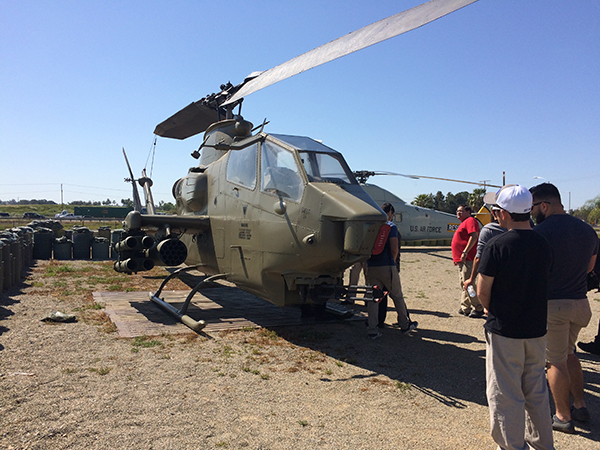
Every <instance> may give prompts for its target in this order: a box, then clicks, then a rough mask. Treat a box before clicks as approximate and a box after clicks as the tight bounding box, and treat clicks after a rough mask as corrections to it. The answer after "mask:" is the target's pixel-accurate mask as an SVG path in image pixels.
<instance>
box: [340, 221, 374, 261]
mask: <svg viewBox="0 0 600 450" xmlns="http://www.w3.org/2000/svg"><path fill="white" fill-rule="evenodd" d="M381 225H382V222H379V221H373V220H347V221H345V222H344V253H345V254H346V255H348V256H350V255H358V256H364V255H370V254H371V252H372V251H373V245H374V243H375V239H376V238H377V234H378V232H379V228H380V227H381Z"/></svg>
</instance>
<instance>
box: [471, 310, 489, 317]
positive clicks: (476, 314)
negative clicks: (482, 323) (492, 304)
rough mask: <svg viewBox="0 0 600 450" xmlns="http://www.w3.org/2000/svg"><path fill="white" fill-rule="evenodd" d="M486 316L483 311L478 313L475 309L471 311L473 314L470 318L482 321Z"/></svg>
mask: <svg viewBox="0 0 600 450" xmlns="http://www.w3.org/2000/svg"><path fill="white" fill-rule="evenodd" d="M484 315H485V314H483V311H477V310H476V309H474V310H473V311H471V314H469V317H471V318H473V319H481V318H482V317H483V316H484Z"/></svg>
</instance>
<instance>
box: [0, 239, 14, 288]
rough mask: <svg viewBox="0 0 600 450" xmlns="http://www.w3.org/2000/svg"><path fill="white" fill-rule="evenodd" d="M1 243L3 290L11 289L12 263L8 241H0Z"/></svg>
mask: <svg viewBox="0 0 600 450" xmlns="http://www.w3.org/2000/svg"><path fill="white" fill-rule="evenodd" d="M0 241H1V242H2V244H3V246H2V265H3V266H4V289H9V288H11V287H12V285H13V284H12V263H11V256H10V240H8V239H0Z"/></svg>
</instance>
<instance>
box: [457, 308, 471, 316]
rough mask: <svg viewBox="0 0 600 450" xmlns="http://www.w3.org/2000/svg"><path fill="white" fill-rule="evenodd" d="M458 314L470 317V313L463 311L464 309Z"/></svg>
mask: <svg viewBox="0 0 600 450" xmlns="http://www.w3.org/2000/svg"><path fill="white" fill-rule="evenodd" d="M458 313H459V314H460V315H461V316H468V315H469V314H470V312H467V311H464V310H462V309H459V310H458Z"/></svg>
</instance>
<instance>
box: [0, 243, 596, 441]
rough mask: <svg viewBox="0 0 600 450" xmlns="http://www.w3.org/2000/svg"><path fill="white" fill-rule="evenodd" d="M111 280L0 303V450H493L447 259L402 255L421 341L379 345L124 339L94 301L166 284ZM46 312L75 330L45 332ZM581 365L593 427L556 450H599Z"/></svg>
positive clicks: (32, 278)
mask: <svg viewBox="0 0 600 450" xmlns="http://www.w3.org/2000/svg"><path fill="white" fill-rule="evenodd" d="M110 266H111V264H110V263H108V262H107V263H97V262H81V261H77V262H73V261H71V262H56V261H38V262H37V264H36V265H35V266H33V267H32V268H31V270H30V272H29V273H28V275H27V279H26V281H25V283H23V284H22V285H21V286H20V287H19V288H18V289H13V290H11V291H9V292H5V293H4V294H2V297H1V300H0V386H1V389H0V448H2V449H107V448H109V449H213V448H230V449H242V448H251V449H314V448H323V449H363V448H364V449H367V448H368V449H396V448H403V449H493V448H495V446H494V443H493V441H492V439H491V438H490V436H489V423H488V421H489V419H488V409H487V405H486V400H485V365H484V357H485V344H484V340H483V328H482V326H483V323H484V322H483V320H481V319H469V318H465V317H462V316H459V315H458V314H457V312H458V306H459V302H458V295H459V290H458V286H457V285H458V282H457V274H456V270H455V268H454V266H453V265H452V261H451V259H450V251H449V250H446V249H435V248H434V249H428V248H423V247H417V248H407V249H406V250H404V251H403V254H402V273H401V276H402V282H403V286H404V291H405V295H406V299H407V304H408V307H409V309H410V312H411V316H412V319H413V320H418V321H419V329H418V331H417V332H414V333H411V334H410V335H402V334H401V333H400V332H399V331H398V330H396V329H393V328H386V329H384V330H383V337H382V338H381V339H378V340H376V341H372V340H369V339H367V337H366V331H365V326H364V324H363V323H360V322H345V323H337V322H336V323H318V324H315V323H309V324H307V325H305V326H301V327H297V326H296V327H279V328H272V329H258V330H250V329H245V330H238V331H229V332H219V333H214V334H211V335H196V334H193V333H188V334H184V335H179V336H166V335H164V336H158V337H142V338H136V339H122V338H119V337H118V336H117V334H116V333H115V329H114V326H113V325H112V324H111V323H110V321H109V320H108V319H107V316H106V315H105V314H104V313H103V312H102V310H101V309H98V308H99V306H98V305H95V304H94V303H92V295H91V292H93V291H110V290H117V291H118V290H123V291H126V290H127V291H129V290H150V289H152V287H154V288H156V287H157V286H158V284H159V282H160V279H161V278H163V277H164V275H165V272H164V271H161V269H155V270H153V271H152V272H150V273H149V274H146V275H143V274H139V275H135V276H131V277H126V276H123V275H119V274H115V273H114V272H112V270H111V269H110ZM180 288H183V286H180ZM174 289H178V287H174ZM590 299H591V303H592V309H593V311H594V317H593V318H592V323H591V325H590V326H589V327H588V328H586V329H584V330H583V331H582V334H581V339H582V340H583V341H588V340H590V339H591V338H592V337H593V336H594V335H595V334H596V326H597V323H598V319H599V318H600V294H598V293H594V294H591V295H590ZM53 310H60V311H63V312H66V313H73V314H75V315H77V322H75V323H58V324H53V323H47V322H41V321H40V318H42V317H43V316H45V315H46V314H48V313H49V312H51V311H53ZM394 321H395V312H393V311H392V312H390V314H389V315H388V322H389V323H392V322H394ZM580 357H581V359H582V365H583V368H584V376H585V381H586V393H587V401H588V407H589V409H590V411H591V413H592V415H593V419H592V421H591V422H590V423H589V424H588V425H586V426H585V427H584V428H579V427H578V434H577V435H575V436H569V435H565V434H560V433H555V441H556V448H557V449H576V450H577V449H581V450H584V449H585V450H589V449H598V448H599V447H600V445H599V441H600V401H599V398H598V397H599V396H600V358H599V357H596V356H593V355H587V354H580Z"/></svg>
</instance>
